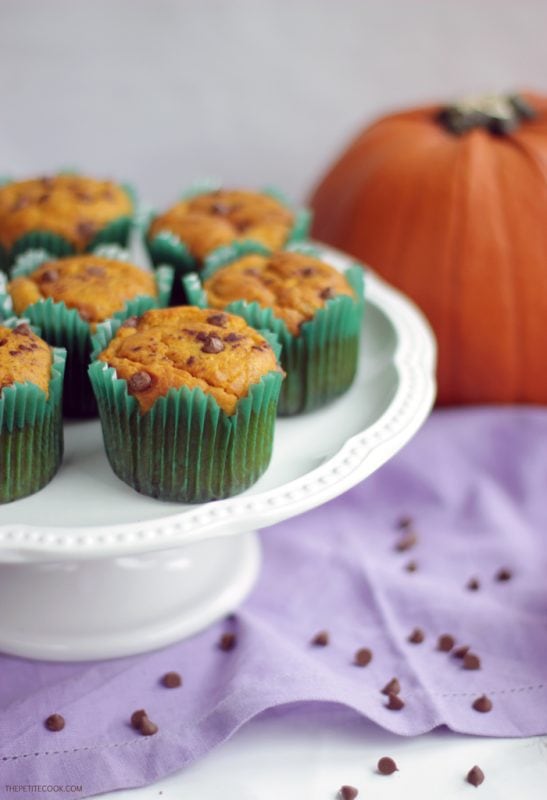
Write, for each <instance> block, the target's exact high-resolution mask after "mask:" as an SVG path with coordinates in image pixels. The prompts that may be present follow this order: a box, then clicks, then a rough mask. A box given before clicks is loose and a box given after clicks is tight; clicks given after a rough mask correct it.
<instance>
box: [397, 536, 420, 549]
mask: <svg viewBox="0 0 547 800" xmlns="http://www.w3.org/2000/svg"><path fill="white" fill-rule="evenodd" d="M416 544H418V536H417V534H416V533H414V531H410V532H409V533H407V534H405V535H404V536H402V537H401V538H400V539H399V541H398V542H397V544H396V545H395V549H396V550H398V551H399V553H404V552H406V551H407V550H410V549H411V548H412V547H414V546H415V545H416Z"/></svg>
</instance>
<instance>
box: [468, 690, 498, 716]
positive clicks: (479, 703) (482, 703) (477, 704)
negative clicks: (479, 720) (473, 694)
mask: <svg viewBox="0 0 547 800" xmlns="http://www.w3.org/2000/svg"><path fill="white" fill-rule="evenodd" d="M492 705H493V704H492V701H491V700H490V698H489V697H487V696H486V695H485V694H482V695H481V696H480V697H477V699H476V700H474V701H473V708H474V709H475V711H480V712H481V714H486V713H487V712H488V711H492Z"/></svg>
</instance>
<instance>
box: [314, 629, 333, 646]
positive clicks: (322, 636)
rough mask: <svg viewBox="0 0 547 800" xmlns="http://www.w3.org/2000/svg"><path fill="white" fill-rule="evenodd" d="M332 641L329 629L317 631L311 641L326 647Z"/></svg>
mask: <svg viewBox="0 0 547 800" xmlns="http://www.w3.org/2000/svg"><path fill="white" fill-rule="evenodd" d="M329 641H330V638H329V633H328V631H319V633H316V634H315V636H314V637H313V639H312V640H311V643H312V644H314V645H317V647H326V646H327V645H328V643H329Z"/></svg>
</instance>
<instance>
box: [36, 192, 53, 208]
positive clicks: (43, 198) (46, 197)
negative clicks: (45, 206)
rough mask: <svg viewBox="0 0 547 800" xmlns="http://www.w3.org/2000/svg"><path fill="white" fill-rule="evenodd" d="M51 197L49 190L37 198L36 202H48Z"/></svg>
mask: <svg viewBox="0 0 547 800" xmlns="http://www.w3.org/2000/svg"><path fill="white" fill-rule="evenodd" d="M49 198H50V195H49V193H48V192H44V193H43V194H41V195H40V196H39V197H37V198H36V202H37V203H39V204H40V205H41V204H42V203H47V201H48V200H49Z"/></svg>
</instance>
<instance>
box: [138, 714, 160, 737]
mask: <svg viewBox="0 0 547 800" xmlns="http://www.w3.org/2000/svg"><path fill="white" fill-rule="evenodd" d="M138 731H139V733H140V734H141V736H153V735H154V734H155V733H157V732H158V726H157V725H156V723H155V722H152V720H151V719H148V717H146V716H144V717H143V718H142V719H141V721H140V724H139V727H138Z"/></svg>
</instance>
